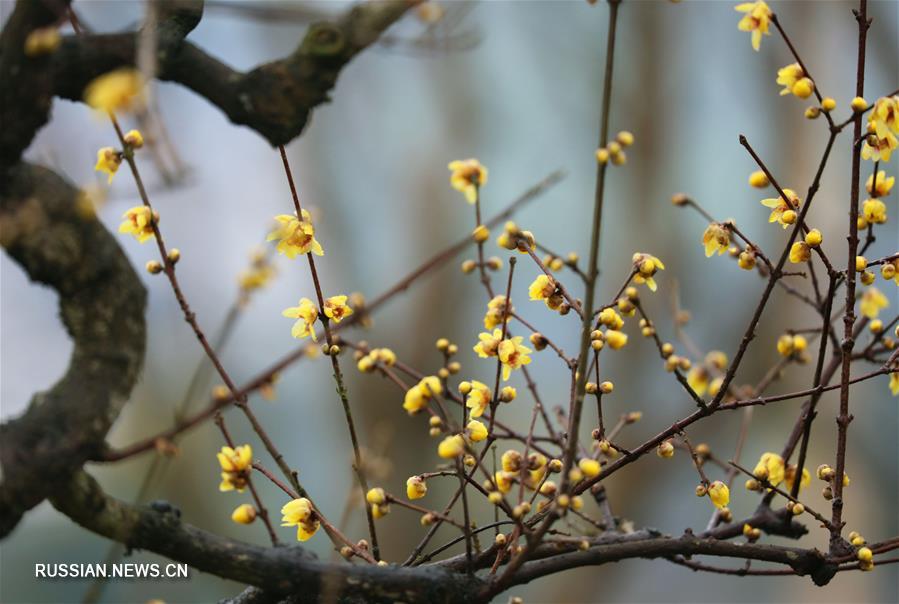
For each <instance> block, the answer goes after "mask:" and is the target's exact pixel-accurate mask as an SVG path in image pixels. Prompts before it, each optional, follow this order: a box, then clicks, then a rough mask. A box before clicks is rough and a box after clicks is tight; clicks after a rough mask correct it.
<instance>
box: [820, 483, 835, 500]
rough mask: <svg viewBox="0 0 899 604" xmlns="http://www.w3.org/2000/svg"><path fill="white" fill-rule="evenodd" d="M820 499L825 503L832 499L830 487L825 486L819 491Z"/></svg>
mask: <svg viewBox="0 0 899 604" xmlns="http://www.w3.org/2000/svg"><path fill="white" fill-rule="evenodd" d="M821 497H823V498H824V499H826V500H827V501H830V500H831V499H833V489H831V488H830V485H827V486H826V487H824V488H823V489H821Z"/></svg>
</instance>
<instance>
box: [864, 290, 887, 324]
mask: <svg viewBox="0 0 899 604" xmlns="http://www.w3.org/2000/svg"><path fill="white" fill-rule="evenodd" d="M889 305H890V301H889V300H887V297H886V296H884V295H883V294H882V293H881V292H880V290H879V289H877V288H876V287H869V288H868V289H866V290H865V293H863V294H862V299H861V301H860V302H859V303H858V308H859V310H860V311H861V313H862V314H863V315H864V316H866V317H868V318H869V319H876V318H877V315H879V314H880V309H882V308H886V307H888V306H889Z"/></svg>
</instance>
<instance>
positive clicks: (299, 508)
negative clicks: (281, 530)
mask: <svg viewBox="0 0 899 604" xmlns="http://www.w3.org/2000/svg"><path fill="white" fill-rule="evenodd" d="M281 514H282V516H283V518H281V526H295V527H297V541H307V540H308V539H309V538H310V537H312V535H314V534H315V532H316V531H317V530H318V527H319V524H320V521H319V519H318V514H317V513H316V512H315V510H314V509H313V508H312V502H311V501H309V500H308V499H306V498H305V497H300V498H299V499H294V500H293V501H289V502H287V503H286V504H284V507H282V508H281Z"/></svg>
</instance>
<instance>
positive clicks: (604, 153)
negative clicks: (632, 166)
mask: <svg viewBox="0 0 899 604" xmlns="http://www.w3.org/2000/svg"><path fill="white" fill-rule="evenodd" d="M633 144H634V135H633V134H631V133H630V132H628V131H627V130H622V131H621V132H619V133H618V134H617V135H616V136H615V140H613V141H612V142H610V143H609V144H607V145H606V146H605V147H602V148H600V149H597V150H596V161H597V162H599V163H600V164H601V165H605V164H607V163H608V162H609V160H611V161H612V163H613V164H614V165H616V166H621V165H623V164H625V163H626V162H627V155H626V154H625V152H624V147H630V146H631V145H633Z"/></svg>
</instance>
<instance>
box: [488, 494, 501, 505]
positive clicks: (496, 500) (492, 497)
mask: <svg viewBox="0 0 899 604" xmlns="http://www.w3.org/2000/svg"><path fill="white" fill-rule="evenodd" d="M487 499H488V500H489V501H490V503H492V504H493V505H499V504H500V503H502V501H503V494H502V493H500V492H499V491H493V492H491V493H490V494H489V495H487Z"/></svg>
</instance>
